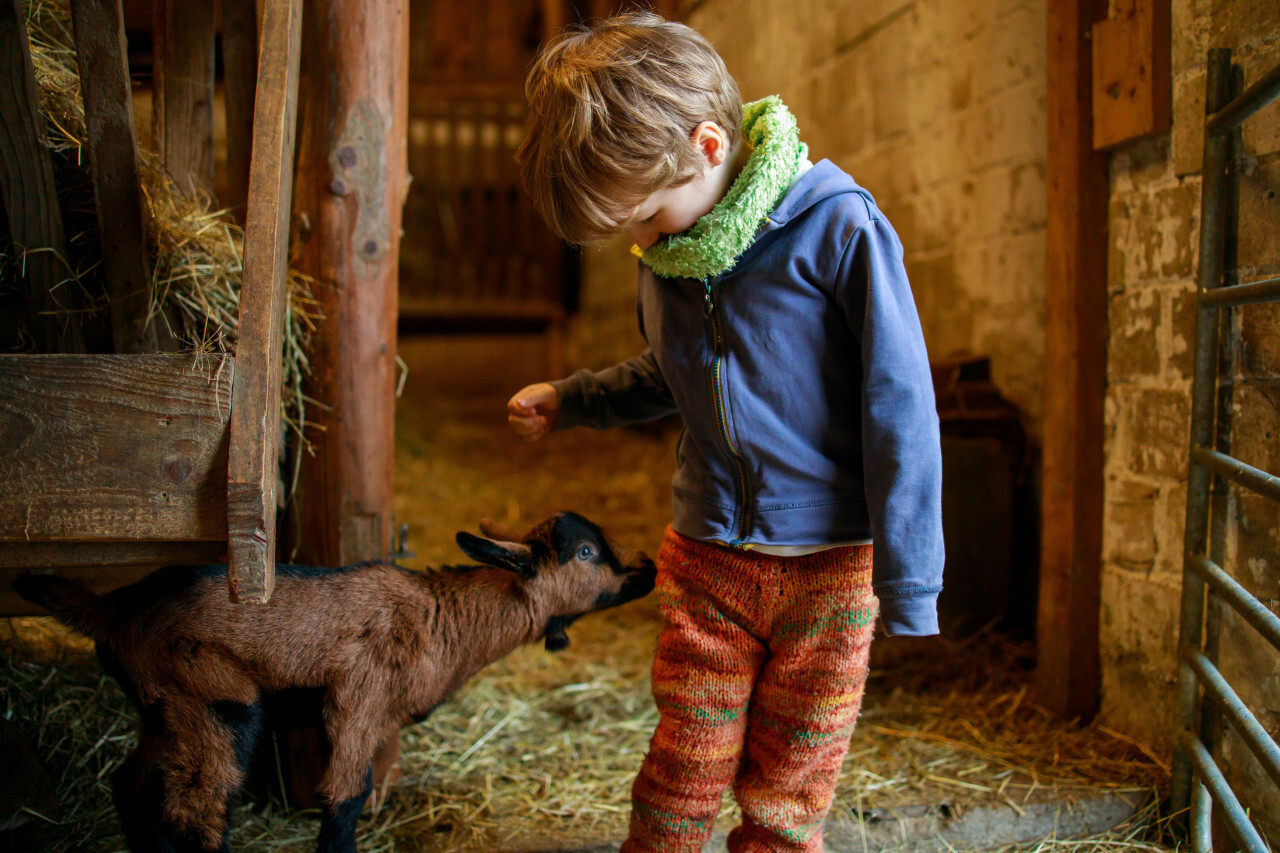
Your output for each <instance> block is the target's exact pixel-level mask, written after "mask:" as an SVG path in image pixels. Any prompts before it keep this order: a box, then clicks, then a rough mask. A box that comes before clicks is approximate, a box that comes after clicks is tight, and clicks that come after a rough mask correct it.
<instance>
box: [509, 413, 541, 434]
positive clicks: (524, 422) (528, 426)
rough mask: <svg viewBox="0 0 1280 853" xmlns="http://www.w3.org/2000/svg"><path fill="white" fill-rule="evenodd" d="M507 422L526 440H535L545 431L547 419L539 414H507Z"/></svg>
mask: <svg viewBox="0 0 1280 853" xmlns="http://www.w3.org/2000/svg"><path fill="white" fill-rule="evenodd" d="M507 423H509V424H511V428H512V429H513V430H515V433H516V435H518V436H520V437H521V438H524V439H526V440H527V441H536V440H537V439H539V438H541V437H542V436H543V434H545V433H546V431H547V419H546V418H544V417H543V416H541V415H525V416H521V415H514V414H513V415H507Z"/></svg>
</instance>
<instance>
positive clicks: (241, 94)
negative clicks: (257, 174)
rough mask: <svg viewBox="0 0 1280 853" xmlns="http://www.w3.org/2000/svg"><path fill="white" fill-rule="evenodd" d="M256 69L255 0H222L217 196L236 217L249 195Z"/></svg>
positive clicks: (239, 216)
mask: <svg viewBox="0 0 1280 853" xmlns="http://www.w3.org/2000/svg"><path fill="white" fill-rule="evenodd" d="M257 69H258V5H257V2H256V0H222V80H223V100H224V101H225V102H226V105H227V180H226V187H227V189H226V195H224V196H223V197H222V199H221V200H220V201H221V203H222V206H223V207H226V208H229V209H230V210H231V213H232V215H233V216H235V218H236V221H237V222H240V223H241V224H243V223H244V221H245V215H246V204H247V202H248V198H249V153H250V150H251V149H252V147H253V102H254V89H255V88H256V87H257V77H258V74H257Z"/></svg>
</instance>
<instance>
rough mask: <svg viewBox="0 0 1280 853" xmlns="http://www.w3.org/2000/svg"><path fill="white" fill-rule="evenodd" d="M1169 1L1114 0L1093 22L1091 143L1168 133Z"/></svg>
mask: <svg viewBox="0 0 1280 853" xmlns="http://www.w3.org/2000/svg"><path fill="white" fill-rule="evenodd" d="M1169 5H1170V4H1169V2H1168V0H1115V2H1114V3H1113V4H1112V11H1111V16H1110V17H1109V18H1107V19H1106V20H1105V21H1099V22H1098V23H1096V24H1094V25H1093V60H1092V64H1093V147H1094V148H1098V149H1104V148H1112V147H1114V146H1116V145H1120V144H1121V143H1124V142H1130V141H1133V140H1135V139H1144V138H1146V137H1148V136H1155V135H1157V134H1161V133H1168V131H1169V127H1170V124H1171V122H1172V117H1173V93H1172V90H1173V77H1172V74H1171V70H1170V61H1171V57H1170V54H1171V51H1172V47H1171V44H1170V42H1171V40H1170V32H1169V28H1170V15H1171V13H1170V9H1169Z"/></svg>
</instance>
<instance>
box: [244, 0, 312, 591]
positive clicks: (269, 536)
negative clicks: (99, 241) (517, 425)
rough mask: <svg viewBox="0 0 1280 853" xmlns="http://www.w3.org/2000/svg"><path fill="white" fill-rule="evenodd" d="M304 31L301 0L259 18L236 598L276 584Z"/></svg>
mask: <svg viewBox="0 0 1280 853" xmlns="http://www.w3.org/2000/svg"><path fill="white" fill-rule="evenodd" d="M301 32H302V0H268V2H267V3H266V4H265V6H264V7H263V17H262V52H261V58H260V60H259V63H258V95H257V104H258V107H257V110H256V111H255V115H254V123H253V168H252V170H251V173H250V176H249V212H248V221H247V225H246V228H245V241H244V242H245V249H244V253H245V261H244V286H243V289H242V290H241V294H240V342H239V344H238V345H237V348H236V355H237V362H236V363H237V368H238V369H237V371H236V378H235V382H234V384H233V386H232V410H231V411H232V416H231V453H230V458H229V467H228V469H227V531H228V552H229V554H230V557H231V562H230V571H229V572H228V574H227V583H228V584H229V585H230V592H231V600H232V601H244V602H253V603H262V602H265V601H267V599H269V598H270V597H271V591H272V589H273V588H274V586H275V546H276V478H277V476H278V475H277V470H278V462H277V445H278V443H279V431H280V359H281V353H282V352H283V348H284V307H285V295H286V288H287V282H286V278H287V275H288V271H289V216H290V211H291V206H290V200H291V199H292V198H293V157H294V133H295V126H296V119H297V113H298V62H299V56H300V51H301Z"/></svg>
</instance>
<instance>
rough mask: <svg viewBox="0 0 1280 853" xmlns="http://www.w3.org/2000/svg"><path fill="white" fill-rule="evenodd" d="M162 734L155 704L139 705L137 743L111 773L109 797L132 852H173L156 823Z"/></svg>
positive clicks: (160, 796)
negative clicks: (140, 707) (141, 706)
mask: <svg viewBox="0 0 1280 853" xmlns="http://www.w3.org/2000/svg"><path fill="white" fill-rule="evenodd" d="M163 735H164V723H163V720H162V718H161V714H160V708H159V706H158V705H149V706H147V707H145V708H142V713H141V717H140V719H139V721H138V746H137V748H135V749H134V750H133V752H131V753H129V757H128V758H126V759H125V760H124V762H123V763H122V764H121V765H120V766H119V767H118V768H116V770H115V772H114V773H112V774H111V799H112V800H113V801H114V802H115V806H116V814H117V815H119V817H120V829H121V831H122V832H124V840H125V843H126V844H127V845H129V849H130V850H131V851H133V853H173V845H172V844H170V843H169V839H168V837H167V836H166V835H165V832H164V828H163V827H162V826H161V822H160V818H161V805H162V801H163V799H164V780H163V779H162V778H161V775H160V768H159V766H158V765H157V764H156V762H157V761H158V760H159V757H160V745H161V742H162V741H161V738H162V737H163Z"/></svg>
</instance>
